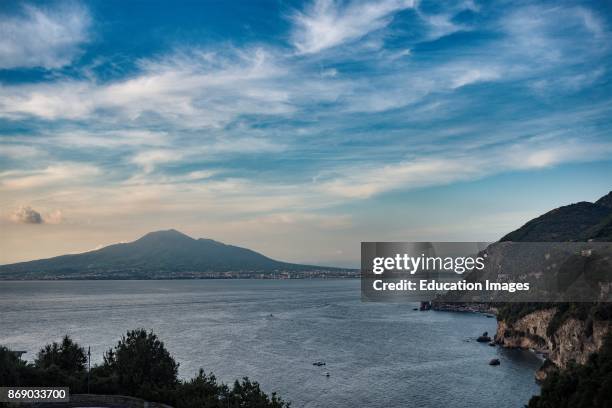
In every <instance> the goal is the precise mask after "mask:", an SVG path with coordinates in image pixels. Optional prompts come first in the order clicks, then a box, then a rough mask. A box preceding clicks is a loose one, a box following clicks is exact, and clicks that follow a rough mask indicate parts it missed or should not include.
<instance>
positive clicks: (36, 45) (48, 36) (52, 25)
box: [0, 4, 91, 69]
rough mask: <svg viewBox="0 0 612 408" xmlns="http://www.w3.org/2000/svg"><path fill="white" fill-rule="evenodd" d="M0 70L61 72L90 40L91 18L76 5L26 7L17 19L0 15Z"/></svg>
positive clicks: (12, 16) (16, 16)
mask: <svg viewBox="0 0 612 408" xmlns="http://www.w3.org/2000/svg"><path fill="white" fill-rule="evenodd" d="M0 20H1V22H2V24H0V69H2V68H4V69H6V68H19V67H24V68H33V67H42V68H47V69H53V68H61V67H63V66H66V65H68V64H70V63H71V62H72V61H73V60H74V59H75V58H76V57H77V56H78V55H79V54H80V52H81V46H82V45H83V44H84V43H85V42H87V41H88V39H89V34H88V31H89V28H90V24H91V18H90V16H89V14H88V13H87V11H86V10H85V9H84V8H82V7H80V6H77V5H76V4H71V5H68V4H65V5H63V6H61V7H55V8H43V7H36V6H30V5H25V6H24V7H23V8H22V10H21V13H20V14H18V15H11V16H7V15H0Z"/></svg>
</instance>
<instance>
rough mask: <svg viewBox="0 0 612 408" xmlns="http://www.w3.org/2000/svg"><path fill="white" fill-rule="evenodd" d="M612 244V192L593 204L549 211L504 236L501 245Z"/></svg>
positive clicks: (566, 206)
mask: <svg viewBox="0 0 612 408" xmlns="http://www.w3.org/2000/svg"><path fill="white" fill-rule="evenodd" d="M587 240H595V241H611V240H612V191H610V192H609V193H608V194H606V195H605V196H603V197H601V198H600V199H598V200H597V201H595V202H594V203H591V202H588V201H580V202H578V203H574V204H569V205H564V206H561V207H558V208H555V209H553V210H550V211H548V212H546V213H544V214H542V215H540V216H538V217H536V218H534V219H532V220H530V221H528V222H527V223H525V224H524V225H523V226H521V227H520V228H518V229H516V230H514V231H512V232H510V233H508V234H506V235H504V236H503V237H502V238H501V239H500V241H502V242H503V241H523V242H538V241H546V242H562V241H587Z"/></svg>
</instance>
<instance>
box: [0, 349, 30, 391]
mask: <svg viewBox="0 0 612 408" xmlns="http://www.w3.org/2000/svg"><path fill="white" fill-rule="evenodd" d="M25 365H26V364H25V362H24V361H23V360H22V359H20V358H19V357H17V355H16V354H15V353H14V352H12V351H11V350H9V349H8V348H6V347H3V346H0V384H1V385H3V386H7V385H21V384H20V380H21V372H22V371H23V368H24V367H25Z"/></svg>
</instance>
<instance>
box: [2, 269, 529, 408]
mask: <svg viewBox="0 0 612 408" xmlns="http://www.w3.org/2000/svg"><path fill="white" fill-rule="evenodd" d="M414 306H415V305H412V304H379V303H362V302H361V301H360V295H359V281H357V280H330V281H324V280H294V281H261V280H232V281H228V280H198V281H65V282H0V344H3V345H6V346H9V347H11V348H13V349H17V350H27V351H28V354H26V357H28V358H29V359H32V358H33V357H34V355H35V353H36V351H37V350H38V349H39V348H40V347H42V346H43V345H44V344H45V343H47V342H50V341H52V340H58V339H60V337H61V336H62V335H64V334H66V333H68V334H70V335H71V336H72V337H73V338H74V339H75V340H77V341H78V342H79V343H80V344H81V345H83V346H91V348H92V355H93V357H94V358H95V359H94V361H101V359H102V354H103V352H104V351H105V350H106V349H108V348H109V347H111V346H112V345H114V343H115V342H116V341H117V340H118V338H119V337H120V336H121V334H123V333H125V332H126V330H128V329H131V328H136V327H144V328H147V329H153V330H154V331H155V332H156V333H157V334H158V335H159V336H160V337H161V338H162V340H164V341H165V343H166V346H167V348H168V349H169V350H170V352H171V353H172V355H173V356H174V357H175V358H176V359H177V361H178V362H180V374H181V376H183V377H188V376H192V375H193V374H195V373H196V372H197V370H198V369H199V368H200V367H203V368H204V369H205V370H206V371H207V372H209V371H212V372H214V373H215V375H216V376H217V378H219V379H221V380H223V381H224V382H230V381H233V380H234V379H236V378H239V377H242V376H249V377H251V378H252V379H255V380H257V381H259V383H260V384H262V386H263V388H264V389H265V390H266V391H268V392H271V391H278V392H279V393H280V394H281V396H282V397H283V398H285V399H288V400H291V401H292V402H293V406H294V407H385V408H388V407H457V408H458V407H470V408H473V407H492V406H494V407H502V408H503V407H522V406H523V405H524V404H525V403H526V402H527V401H528V399H529V397H530V396H531V395H533V394H535V393H538V391H539V390H538V387H537V386H536V385H535V383H534V380H533V375H534V371H535V370H536V369H537V368H538V366H539V364H540V361H539V360H538V359H537V358H536V357H535V356H533V355H532V354H530V353H528V352H521V351H517V350H503V349H499V348H494V347H490V346H488V345H487V344H480V343H477V342H475V341H474V339H475V337H477V336H478V335H479V334H481V333H482V332H483V331H488V332H490V333H494V332H495V325H496V323H495V319H488V318H486V317H484V316H482V315H476V314H460V313H446V312H432V311H430V312H417V311H413V310H412V309H413V307H414ZM494 357H497V358H499V359H500V360H501V365H500V366H497V367H492V366H489V365H488V361H489V360H490V359H491V358H494ZM318 360H321V361H325V362H326V363H327V365H326V366H325V367H315V366H313V365H312V363H313V362H314V361H318ZM326 372H329V373H330V377H326V375H325V373H326Z"/></svg>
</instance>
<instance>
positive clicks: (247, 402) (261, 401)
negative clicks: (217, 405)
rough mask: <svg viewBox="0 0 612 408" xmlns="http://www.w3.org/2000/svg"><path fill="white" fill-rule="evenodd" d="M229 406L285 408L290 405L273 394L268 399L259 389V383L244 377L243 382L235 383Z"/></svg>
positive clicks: (233, 407)
mask: <svg viewBox="0 0 612 408" xmlns="http://www.w3.org/2000/svg"><path fill="white" fill-rule="evenodd" d="M228 399H229V404H228V405H229V406H230V407H232V408H283V407H289V406H290V404H289V403H287V402H285V401H283V400H282V399H281V398H279V397H277V396H276V393H272V397H268V396H267V395H266V394H265V393H264V392H263V391H262V390H261V388H260V387H259V383H257V382H256V381H251V380H249V379H248V378H247V377H244V378H243V379H242V381H235V382H234V388H233V389H232V391H231V392H230V394H229V398H228Z"/></svg>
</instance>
